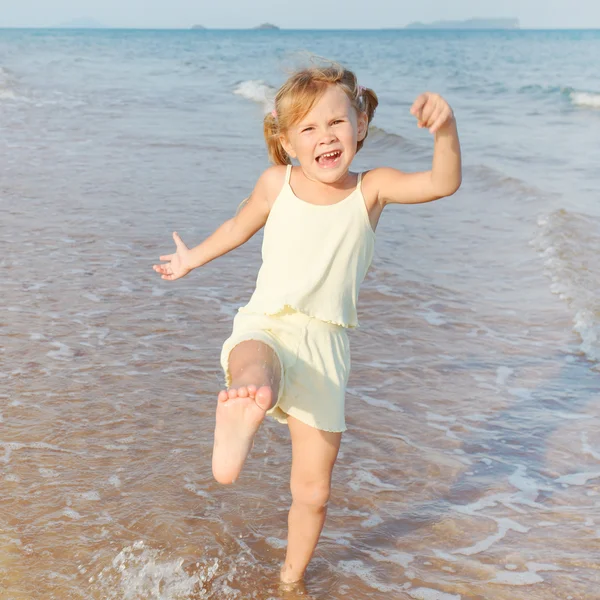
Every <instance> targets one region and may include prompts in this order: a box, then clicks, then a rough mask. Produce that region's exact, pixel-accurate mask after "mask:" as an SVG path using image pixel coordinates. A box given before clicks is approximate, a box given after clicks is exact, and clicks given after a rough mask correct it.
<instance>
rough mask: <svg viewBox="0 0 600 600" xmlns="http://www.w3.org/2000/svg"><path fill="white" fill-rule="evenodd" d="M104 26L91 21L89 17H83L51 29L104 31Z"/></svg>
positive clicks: (94, 20)
mask: <svg viewBox="0 0 600 600" xmlns="http://www.w3.org/2000/svg"><path fill="white" fill-rule="evenodd" d="M106 28H107V27H106V25H104V24H102V23H100V22H99V21H96V19H91V18H89V17H83V18H81V19H73V20H72V21H67V22H65V23H60V24H59V25H54V27H53V29H106Z"/></svg>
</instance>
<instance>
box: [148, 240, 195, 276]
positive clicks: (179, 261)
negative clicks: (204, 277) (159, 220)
mask: <svg viewBox="0 0 600 600" xmlns="http://www.w3.org/2000/svg"><path fill="white" fill-rule="evenodd" d="M173 240H175V247H176V252H175V254H167V255H166V256H161V257H160V259H159V260H163V261H167V263H166V264H164V265H154V266H153V267H152V268H153V269H154V270H155V271H156V272H157V273H159V274H160V275H161V276H162V277H161V279H168V280H169V281H174V280H175V279H179V278H180V277H185V276H186V275H187V274H188V273H189V272H190V271H191V270H192V269H191V267H189V262H190V261H189V255H190V250H189V248H188V247H187V246H186V245H185V244H184V243H183V240H182V239H181V238H180V237H179V235H178V234H177V232H176V231H174V232H173Z"/></svg>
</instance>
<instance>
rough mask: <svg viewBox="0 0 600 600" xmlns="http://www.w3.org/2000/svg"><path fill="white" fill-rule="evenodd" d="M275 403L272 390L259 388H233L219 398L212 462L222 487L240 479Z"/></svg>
mask: <svg viewBox="0 0 600 600" xmlns="http://www.w3.org/2000/svg"><path fill="white" fill-rule="evenodd" d="M272 402H273V393H272V391H271V388H270V387H269V386H263V387H261V388H259V389H258V390H257V389H256V386H255V385H249V386H242V387H238V388H233V387H232V388H230V389H229V390H227V391H222V392H221V393H220V394H219V401H218V404H217V423H216V426H215V445H214V447H213V459H212V470H213V475H214V476H215V479H216V480H217V481H218V482H219V483H225V484H227V483H233V482H234V481H235V480H236V479H237V477H238V475H239V474H240V471H241V470H242V466H243V465H244V461H245V460H246V457H247V456H248V453H249V452H250V448H251V447H252V440H253V439H254V435H255V433H256V432H257V430H258V428H259V426H260V424H261V423H262V421H263V419H264V418H265V414H266V412H267V411H268V410H269V408H271V404H272Z"/></svg>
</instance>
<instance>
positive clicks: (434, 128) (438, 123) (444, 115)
mask: <svg viewBox="0 0 600 600" xmlns="http://www.w3.org/2000/svg"><path fill="white" fill-rule="evenodd" d="M448 116H449V115H448V114H447V113H442V114H441V115H440V116H439V117H438V118H437V119H436V120H435V122H434V124H433V125H432V126H431V127H430V128H429V131H430V132H431V133H437V132H438V131H439V130H440V128H441V127H442V126H443V125H445V124H446V122H447V121H448Z"/></svg>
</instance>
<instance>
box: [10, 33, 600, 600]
mask: <svg viewBox="0 0 600 600" xmlns="http://www.w3.org/2000/svg"><path fill="white" fill-rule="evenodd" d="M311 54H315V55H319V56H323V57H327V58H330V59H334V60H339V61H342V62H344V63H345V64H347V65H349V66H351V67H352V68H353V69H355V70H356V72H357V74H358V76H359V79H360V82H361V84H362V85H365V86H369V87H372V88H373V89H374V90H375V91H376V92H377V93H378V94H379V98H380V101H381V104H380V108H379V109H378V110H377V114H376V118H375V121H374V123H373V126H372V130H371V132H370V134H369V138H368V140H367V143H366V145H365V147H364V149H363V150H362V151H361V152H360V153H359V154H358V156H357V158H356V163H355V167H356V170H366V169H369V168H372V167H378V166H393V167H398V168H400V169H403V170H408V171H413V170H422V169H428V168H429V165H430V161H431V154H432V138H431V136H430V135H429V134H428V133H427V132H426V131H423V130H420V129H418V128H417V127H416V124H415V122H414V120H413V118H412V117H411V116H410V114H409V107H410V105H411V103H412V102H413V100H414V99H415V98H416V96H417V95H418V94H419V93H421V92H423V91H426V90H430V91H436V92H439V93H441V94H443V95H444V96H445V97H446V98H447V99H448V101H449V102H450V104H451V105H452V106H453V108H454V110H455V113H456V117H457V121H458V126H459V131H460V136H461V141H462V147H463V155H464V183H463V186H462V188H461V189H460V191H459V192H458V193H457V194H456V195H455V196H453V197H451V198H448V199H444V200H441V201H439V202H434V203H431V204H427V205H419V206H392V207H388V208H386V210H385V212H384V214H383V216H382V220H381V222H380V225H379V227H378V230H377V244H376V256H375V259H374V263H373V266H372V268H371V270H370V272H369V274H368V276H367V280H366V281H365V284H364V286H363V289H362V292H361V297H360V304H359V316H360V320H361V328H360V329H359V330H357V331H355V332H352V334H351V336H350V337H351V345H352V359H353V373H352V376H351V380H350V384H349V390H348V399H347V404H348V406H347V420H348V425H349V430H348V432H347V433H346V434H344V437H343V441H342V448H341V453H340V458H339V460H338V463H337V465H336V468H335V471H334V481H333V493H332V498H331V502H330V508H329V515H328V519H327V523H326V527H325V531H324V533H323V537H322V539H321V542H320V544H319V547H318V550H317V553H316V556H315V558H314V560H313V562H312V563H311V565H310V567H309V570H308V573H307V577H306V590H305V591H298V590H297V591H293V592H289V591H285V590H282V589H280V588H279V586H278V584H277V578H278V569H279V565H280V563H281V561H282V559H283V556H284V550H285V535H286V528H287V523H286V519H287V510H288V507H289V504H290V499H291V498H290V492H289V466H290V443H289V434H288V432H287V428H286V427H285V426H282V425H279V424H277V423H275V422H272V421H269V422H267V423H266V424H265V426H264V427H263V428H262V429H261V431H260V432H259V434H258V436H257V439H256V443H255V447H254V449H253V452H252V455H251V456H250V458H249V460H248V462H247V465H246V468H245V470H244V472H243V475H242V476H241V478H240V480H239V481H238V483H236V485H235V486H233V487H222V486H219V485H217V484H216V483H215V482H214V481H213V480H212V477H211V472H210V453H211V447H212V432H213V427H214V409H215V400H216V395H217V393H218V391H219V390H220V389H221V386H222V373H221V371H220V366H219V360H218V357H219V352H220V347H221V343H222V342H223V340H225V339H226V338H227V337H228V335H229V333H230V328H231V324H232V318H233V316H234V314H235V311H236V309H237V307H239V306H241V305H242V304H244V303H245V302H246V301H247V300H248V299H249V297H250V294H251V292H252V290H253V285H254V282H255V278H256V273H257V270H258V268H259V266H260V242H261V235H260V234H258V235H257V236H255V238H254V239H253V240H251V241H250V242H249V243H248V244H246V245H245V246H243V247H242V248H239V249H237V250H236V251H234V252H232V253H230V254H228V255H226V256H224V257H222V258H220V259H219V260H216V261H214V262H213V263H210V264H209V265H206V266H205V267H204V268H202V269H200V270H198V271H195V272H194V273H192V274H190V275H189V276H188V277H187V278H185V279H183V280H181V281H178V282H174V283H172V282H165V281H162V280H161V279H160V278H159V277H158V276H157V275H156V273H154V272H153V271H152V268H151V266H152V264H153V263H155V262H157V259H158V256H159V255H161V254H165V253H169V252H170V251H171V250H172V247H173V244H172V239H171V232H172V231H173V230H177V231H178V232H179V233H180V235H181V236H182V238H183V239H184V241H186V242H187V243H188V244H196V243H198V242H200V241H201V240H202V239H203V238H204V237H206V236H207V235H209V234H210V233H211V232H212V231H213V230H214V229H215V228H216V227H217V226H218V225H219V224H220V223H221V222H222V221H224V220H226V219H228V218H229V217H230V216H232V215H233V214H234V212H235V210H236V208H237V206H238V204H239V203H240V201H241V200H242V199H243V198H244V197H245V196H246V195H248V193H249V192H250V191H251V190H252V188H253V185H254V183H255V181H256V179H257V178H258V176H259V175H260V173H261V172H262V170H263V169H265V168H266V167H267V156H266V151H265V147H264V142H263V139H262V117H263V115H264V113H265V111H267V110H269V109H270V99H271V98H272V95H273V93H274V91H275V90H276V89H277V87H278V86H279V85H280V84H281V83H282V82H283V81H284V79H285V77H286V75H287V73H289V72H290V70H292V69H293V68H294V67H295V66H297V65H298V64H304V63H306V62H307V60H309V56H310V55H311ZM598 57H600V32H598V31H529V32H528V31H511V32H477V31H474V32H460V31H455V32H440V31H435V32H426V31H368V32H367V31H365V32H362V31H251V32H250V31H123V30H117V31H56V30H39V31H36V30H29V31H27V30H1V31H0V131H1V134H0V173H1V177H0V266H1V269H2V271H1V272H2V281H1V283H0V290H1V295H0V302H1V305H2V311H1V313H0V325H1V327H0V336H1V340H0V342H1V347H0V597H1V598H2V600H37V599H40V600H42V599H43V600H52V599H57V600H71V599H74V600H75V599H90V600H92V599H93V600H146V599H148V600H150V599H152V600H154V599H161V600H180V599H211V600H213V599H214V600H232V599H242V600H247V599H260V600H276V599H279V598H286V599H289V598H300V597H302V598H312V599H314V600H317V599H318V600H342V599H348V600H366V599H373V600H383V599H386V600H387V599H389V598H393V599H394V600H396V599H400V600H402V599H405V600H411V599H417V600H500V599H506V600H553V599H559V600H594V599H597V598H599V597H600V592H599V591H598V590H599V589H600V570H599V565H600V261H599V260H598V256H599V254H600V60H599V59H598Z"/></svg>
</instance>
